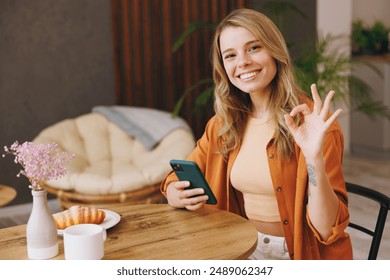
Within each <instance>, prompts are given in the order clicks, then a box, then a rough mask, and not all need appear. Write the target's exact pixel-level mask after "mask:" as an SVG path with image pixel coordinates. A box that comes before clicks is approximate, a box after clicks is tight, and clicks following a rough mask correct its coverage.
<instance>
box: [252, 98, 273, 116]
mask: <svg viewBox="0 0 390 280" xmlns="http://www.w3.org/2000/svg"><path fill="white" fill-rule="evenodd" d="M269 96H270V93H269V92H262V93H253V94H251V95H250V97H251V100H252V104H253V112H252V116H253V117H254V118H262V117H264V116H267V115H268V113H269V108H268V104H269Z"/></svg>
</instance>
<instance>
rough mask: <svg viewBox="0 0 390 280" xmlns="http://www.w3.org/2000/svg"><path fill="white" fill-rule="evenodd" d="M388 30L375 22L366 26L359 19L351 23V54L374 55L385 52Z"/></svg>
mask: <svg viewBox="0 0 390 280" xmlns="http://www.w3.org/2000/svg"><path fill="white" fill-rule="evenodd" d="M389 32H390V29H389V28H388V27H386V26H385V25H384V23H383V22H381V21H379V20H377V21H375V22H374V23H373V25H372V26H368V25H367V24H365V23H364V22H363V20H361V19H356V20H354V21H353V22H352V35H351V39H352V51H353V54H375V53H385V52H387V46H388V34H389Z"/></svg>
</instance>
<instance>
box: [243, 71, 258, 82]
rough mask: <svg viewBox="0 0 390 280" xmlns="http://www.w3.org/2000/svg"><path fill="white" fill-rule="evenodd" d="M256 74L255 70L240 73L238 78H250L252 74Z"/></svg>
mask: <svg viewBox="0 0 390 280" xmlns="http://www.w3.org/2000/svg"><path fill="white" fill-rule="evenodd" d="M255 75H256V72H250V73H245V74H241V75H240V79H243V80H245V79H249V78H252V77H253V76H255Z"/></svg>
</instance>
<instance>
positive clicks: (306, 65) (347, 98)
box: [294, 36, 390, 118]
mask: <svg viewBox="0 0 390 280" xmlns="http://www.w3.org/2000/svg"><path fill="white" fill-rule="evenodd" d="M344 39H345V38H343V37H332V36H327V37H325V38H324V39H321V40H318V41H317V44H316V48H315V50H314V51H313V50H310V51H307V52H306V53H304V55H303V56H302V58H300V59H296V60H295V61H294V64H295V66H296V72H297V81H298V83H299V85H300V86H301V88H303V89H308V88H310V84H311V83H312V82H313V81H315V82H316V84H317V88H318V91H319V93H320V95H322V97H323V98H324V97H325V95H326V94H327V92H328V91H329V90H330V89H332V90H334V91H335V93H336V94H335V96H334V98H333V102H334V103H337V104H338V103H340V102H341V103H343V104H344V105H346V106H347V107H348V108H350V110H351V111H359V112H362V113H364V114H365V115H366V116H368V117H370V118H375V117H377V116H384V117H387V118H390V113H389V110H388V108H387V107H386V106H385V105H383V104H382V103H381V102H378V101H375V100H373V99H372V97H371V95H370V94H369V93H370V90H371V89H370V87H369V85H368V84H367V83H366V82H365V81H363V80H362V79H360V78H359V77H357V76H355V75H353V73H352V71H351V68H352V66H353V65H357V64H364V65H365V66H367V67H369V68H371V70H372V71H374V72H375V73H376V74H377V75H381V73H380V72H379V70H378V69H376V68H375V67H374V66H373V65H371V64H370V63H368V62H365V61H364V60H359V59H358V58H354V57H350V56H349V55H348V54H347V53H345V52H343V50H342V49H340V47H336V45H337V46H339V44H335V43H337V42H338V41H339V40H344ZM332 46H334V47H332Z"/></svg>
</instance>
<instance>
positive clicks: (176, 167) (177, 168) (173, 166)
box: [172, 163, 183, 171]
mask: <svg viewBox="0 0 390 280" xmlns="http://www.w3.org/2000/svg"><path fill="white" fill-rule="evenodd" d="M172 169H173V170H174V171H183V169H182V168H181V166H180V164H178V163H175V164H173V165H172Z"/></svg>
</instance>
